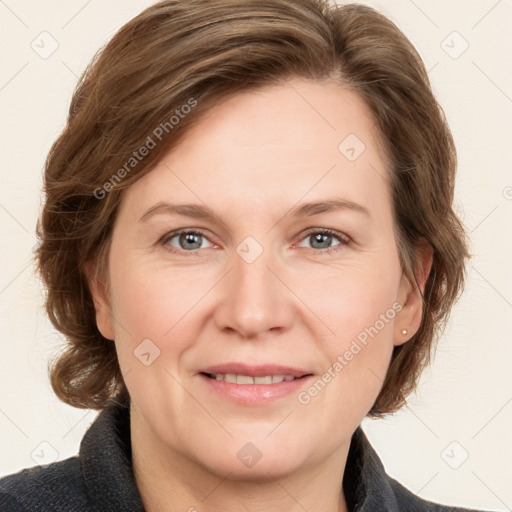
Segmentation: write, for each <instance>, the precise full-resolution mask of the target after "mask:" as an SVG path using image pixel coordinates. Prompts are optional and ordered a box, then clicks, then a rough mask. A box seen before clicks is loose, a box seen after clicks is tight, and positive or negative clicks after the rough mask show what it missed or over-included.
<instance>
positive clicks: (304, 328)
mask: <svg viewBox="0 0 512 512" xmlns="http://www.w3.org/2000/svg"><path fill="white" fill-rule="evenodd" d="M455 167H456V154H455V148H454V145H453V139H452V137H451V134H450V130H449V128H448V126H447V124H446V121H445V118H444V115H443V113H442V110H441V108H440V107H439V105H438V103H437V102H436V100H435V98H434V96H433V94H432V91H431V88H430V85H429V81H428V77H427V73H426V70H425V67H424V65H423V63H422V62H421V59H420V57H419V56H418V54H417V52H416V51H415V50H414V48H413V46H412V45H411V44H410V42H409V41H408V40H407V39H406V37H405V36H404V35H403V34H402V33H401V32H400V31H399V30H398V28H397V27H396V26H395V25H394V24H392V23H391V22H390V21H389V20H387V19H386V18H385V17H383V16H382V15H380V14H378V13H377V12H376V11H374V10H372V9H370V8H368V7H364V6H361V5H346V6H343V7H341V6H335V5H331V4H330V3H329V2H324V1H322V0H296V1H294V2H288V1H286V0H188V1H185V0H181V1H180V0H166V1H163V2H161V3H158V4H156V5H154V6H153V7H150V8H149V9H147V10H146V11H144V12H143V13H141V14H140V15H139V16H137V17H136V18H135V19H133V20H132V21H130V22H129V23H128V24H126V25H125V26H124V27H123V28H122V29H121V30H120V31H119V32H118V33H117V34H116V35H115V36H114V38H113V39H112V40H111V41H110V43H109V44H108V45H107V46H106V47H105V48H104V49H103V50H102V52H101V53H99V55H98V56H97V57H96V58H95V59H94V61H93V62H92V63H91V65H90V66H89V68H88V69H87V70H86V72H85V73H84V75H83V77H82V79H81V81H80V84H79V86H78V88H77V90H76V91H75V94H74V97H73V100H72V103H71V107H70V114H69V119H68V123H67V126H66V128H65V130H64V132H63V133H62V134H61V136H60V137H59V139H58V140H57V141H56V142H55V144H54V146H53V147H52V149H51V152H50V154H49V156H48V159H47V163H46V168H45V193H46V202H45V205H44V209H43V212H42V215H41V218H40V221H39V223H38V236H39V238H40V241H41V243H40V247H39V248H38V252H37V256H38V262H39V270H40V273H41V276H42V278H43V281H44V284H45V286H46V287H47V289H48V296H47V304H46V305H47V312H48V314H49V317H50V319H51V320H52V322H53V324H54V325H55V327H56V328H57V329H59V330H60V331H61V332H63V333H64V334H65V335H66V337H67V339H68V348H67V350H66V352H65V353H63V354H62V355H61V357H60V359H59V360H58V361H57V362H56V363H55V365H54V366H53V368H52V375H51V378H52V386H53V388H54V390H55V392H56V393H57V395H58V396H59V397H60V398H61V399H62V400H63V401H65V402H66V403H68V404H71V405H73V406H76V407H84V408H94V409H98V410H102V412H101V414H100V415H99V417H98V418H97V419H96V421H95V422H94V424H93V425H92V426H91V428H90V429H89V431H88V432H87V433H86V435H85V436H84V439H83V441H82V443H81V447H80V453H79V455H78V457H73V458H70V459H67V460H64V461H61V462H57V463H54V464H50V465H48V466H45V467H38V468H32V469H29V470H25V471H22V472H20V473H18V474H16V475H11V476H9V477H6V478H4V479H2V480H1V481H0V504H1V505H2V510H8V511H19V510H30V511H35V510H41V511H42V510H52V511H53V510H66V511H68V510H80V511H82V510H101V511H106V510H112V511H137V510H146V511H149V512H155V511H163V510H188V511H189V512H192V511H196V510H197V511H203V510H208V511H220V510H222V511H232V510H237V511H238V510H266V511H272V510H288V511H295V510H308V511H322V512H331V511H333V512H334V511H337V512H339V511H374V510H378V511H398V510H414V511H420V510H425V511H426V510H429V511H443V510H446V511H447V510H462V509H454V508H449V507H445V506H442V505H438V504H434V503H430V502H427V501H425V500H422V499H420V498H419V497H417V496H415V495H414V494H413V493H411V492H410V491H409V490H407V489H406V488H405V487H403V486H402V485H401V484H399V483H398V482H397V481H395V480H393V479H392V478H390V477H389V476H387V475H386V473H385V471H384V469H383V466H382V463H381V462H380V461H379V459H378V457H377V455H376V453H375V452H374V451H373V449H372V447H371V446H370V444H369V442H368V440H367V438H366V437H365V435H364V433H363V431H362V430H361V428H360V424H361V421H362V420H363V419H364V418H365V417H366V416H371V417H381V416H383V415H385V414H389V413H392V412H394V411H396V410H398V409H399V408H400V407H401V406H402V405H404V404H405V398H406V396H407V395H408V394H409V393H410V392H411V391H412V390H413V389H414V388H415V386H416V383H417V381H418V378H419V375H420V373H421V370H422V369H423V368H424V367H425V365H426V364H427V362H428V358H429V354H430V350H431V347H432V346H433V343H434V342H435V339H436V336H437V335H438V333H439V332H440V330H441V328H442V326H443V325H444V322H445V321H446V319H447V317H448V314H449V311H450V308H451V306H452V305H453V303H454V302H455V300H456V299H457V297H458V296H459V294H460V292H461V290H462V287H463V283H464V265H465V258H466V257H467V256H468V252H467V244H466V235H465V233H464V229H463V226H462V224H461V222H460V221H459V219H458V218H457V216H456V215H455V214H454V212H453V210H452V200H453V188H454V179H455Z"/></svg>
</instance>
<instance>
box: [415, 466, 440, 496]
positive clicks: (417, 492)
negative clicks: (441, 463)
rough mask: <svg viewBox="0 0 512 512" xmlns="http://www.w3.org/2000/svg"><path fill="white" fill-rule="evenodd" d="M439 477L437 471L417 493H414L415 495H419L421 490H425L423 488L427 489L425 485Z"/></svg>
mask: <svg viewBox="0 0 512 512" xmlns="http://www.w3.org/2000/svg"><path fill="white" fill-rule="evenodd" d="M437 475H439V471H438V472H437V473H436V474H435V475H434V476H433V477H432V478H431V479H430V480H429V481H428V482H427V483H426V484H425V485H424V486H423V487H422V488H421V489H419V490H418V491H416V494H420V493H421V491H423V489H425V487H427V485H428V484H429V483H430V482H432V480H434V478H435V477H436V476H437Z"/></svg>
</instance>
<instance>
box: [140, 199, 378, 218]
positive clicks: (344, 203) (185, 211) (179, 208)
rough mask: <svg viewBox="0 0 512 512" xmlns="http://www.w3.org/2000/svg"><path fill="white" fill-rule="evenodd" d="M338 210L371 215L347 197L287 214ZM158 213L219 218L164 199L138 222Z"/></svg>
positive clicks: (306, 205)
mask: <svg viewBox="0 0 512 512" xmlns="http://www.w3.org/2000/svg"><path fill="white" fill-rule="evenodd" d="M338 210H350V211H353V212H357V213H362V214H364V215H366V216H368V217H371V215H370V211H369V210H368V208H366V207H365V206H363V205H361V204H358V203H355V202H353V201H349V200H348V199H341V198H333V199H326V200H323V201H315V202H308V203H301V204H299V205H298V206H295V207H294V208H292V209H291V210H290V211H289V213H288V214H286V215H285V216H287V215H291V216H292V217H311V216H313V215H318V214H320V213H326V212H331V211H338ZM158 214H168V215H173V214H178V215H183V216H185V217H192V218H195V219H210V220H213V219H216V220H219V218H218V216H217V215H216V214H215V213H214V212H213V210H212V209H211V208H209V207H208V206H205V205H201V204H171V203H168V202H166V201H160V202H158V203H157V204H155V205H154V206H152V207H151V208H149V210H147V211H146V212H145V213H144V214H143V215H142V216H141V217H140V219H139V220H138V222H146V221H147V220H148V219H150V218H151V217H154V216H155V215H158Z"/></svg>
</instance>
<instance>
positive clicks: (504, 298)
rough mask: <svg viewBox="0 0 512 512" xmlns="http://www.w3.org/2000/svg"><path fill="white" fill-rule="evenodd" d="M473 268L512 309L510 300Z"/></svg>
mask: <svg viewBox="0 0 512 512" xmlns="http://www.w3.org/2000/svg"><path fill="white" fill-rule="evenodd" d="M471 268H472V269H473V270H474V271H475V272H476V273H477V274H478V275H479V276H480V277H481V278H482V279H483V280H484V281H485V282H486V283H487V284H488V285H489V286H490V287H491V288H492V289H493V290H494V291H495V292H496V293H497V294H498V295H499V296H500V297H501V298H502V299H503V300H504V301H505V302H506V303H507V304H508V305H509V306H510V307H511V308H512V303H510V302H509V301H508V299H507V298H506V297H505V296H504V295H502V294H501V292H499V291H498V289H497V288H496V287H495V286H493V285H492V284H491V283H490V282H489V280H487V279H486V278H485V277H484V276H483V275H482V274H481V273H480V272H478V270H477V269H476V268H475V266H474V265H471Z"/></svg>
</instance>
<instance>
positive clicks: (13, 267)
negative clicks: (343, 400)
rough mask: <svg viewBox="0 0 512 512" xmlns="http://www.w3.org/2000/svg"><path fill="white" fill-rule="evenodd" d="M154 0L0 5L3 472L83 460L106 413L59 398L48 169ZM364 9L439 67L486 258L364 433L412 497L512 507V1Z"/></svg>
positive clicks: (478, 248)
mask: <svg viewBox="0 0 512 512" xmlns="http://www.w3.org/2000/svg"><path fill="white" fill-rule="evenodd" d="M151 3H152V2H150V1H143V0H108V1H102V2H100V1H98V0H89V1H86V0H67V1H63V0H61V1H58V0H48V1H45V2H39V1H36V0H31V1H21V0H0V55H1V68H0V106H1V128H0V130H1V136H0V156H1V161H0V167H1V171H0V172H1V185H2V186H1V188H0V232H1V238H0V251H1V266H0V332H1V336H2V339H1V343H0V379H1V381H0V443H1V445H0V454H1V455H0V476H1V475H6V474H9V473H12V472H15V471H18V470H19V469H21V468H22V467H27V466H33V465H34V464H35V463H47V462H51V461H53V460H55V459H63V458H66V457H69V456H71V455H74V454H75V453H76V452H77V450H78V446H79V442H80V440H81V438H82V436H83V433H84V432H85V430H86V428H87V427H88V425H89V424H90V423H91V422H92V420H93V419H94V418H95V415H96V413H95V412H94V411H86V410H79V409H73V408H71V407H68V406H65V405H64V404H62V403H60V402H59V401H58V400H57V398H56V397H55V396H54V395H53V393H52V391H51V389H50V386H49V381H48V376H47V362H48V360H49V358H51V357H52V356H54V355H55V354H56V353H57V352H58V351H59V347H60V346H61V343H62V342H63V338H62V336H61V335H59V334H58V333H57V332H56V331H55V330H54V329H53V328H52V326H51V325H50V323H49V321H48V319H47V318H46V315H45V312H44V309H43V300H44V292H43V290H42V288H41V285H40V283H39V281H38V279H37V277H36V276H35V275H34V267H33V261H32V249H33V247H34V244H35V242H36V238H35V234H34V229H35V223H36V219H37V217H38V214H39V211H40V207H41V199H42V195H41V187H42V180H41V170H42V166H43V162H44V159H45V157H46V154H47V152H48V150H49V148H50V145H51V143H52V142H53V141H54V139H55V138H56V137H57V135H58V134H59V132H60V131H61V130H62V128H63V126H64V122H65V119H66V115H67V109H68V106H69V101H70V99H71V94H72V92H73V89H74V86H75V84H76V82H77V78H78V76H79V75H80V73H81V72H82V71H83V69H84V68H85V66H86V64H87V63H88V62H89V60H90V58H91V57H92V56H93V54H94V53H95V52H96V50H97V49H99V48H100V47H101V46H102V45H103V44H105V43H106V42H107V41H108V40H109V38H110V37H111V36H112V35H113V34H114V33H115V31H116V30H117V29H118V28H119V27H120V26H121V25H122V24H124V23H125V22H126V21H128V20H129V19H130V18H132V17H133V16H135V15H136V14H138V13H139V12H140V11H141V10H142V9H143V8H145V7H147V6H148V5H150V4H151ZM364 3H367V4H368V5H371V6H373V7H376V8H377V9H379V10H380V11H381V12H383V13H384V14H386V15H387V16H388V17H390V18H391V19H392V20H393V21H394V22H395V23H397V24H398V26H399V27H400V28H401V29H402V30H403V31H404V32H405V34H406V35H407V36H408V37H409V38H410V39H411V40H412V42H413V43H414V45H415V46H416V48H417V49H418V51H419V52H420V54H421V56H422V57H423V59H424V61H425V64H426V66H427V69H428V70H429V76H430V78H431V81H432V85H433V88H434V91H435V93H436V95H437V97H438V99H439V101H440V103H441V104H442V105H443V107H444V109H445V112H446V115H447V117H448V121H449V123H450V125H451V128H452V131H453V134H454V137H455V141H456V144H457V148H458V153H459V171H458V180H457V186H456V205H457V211H458V212H459V213H460V215H461V217H462V219H463V221H464V223H465V225H466V226H467V229H468V231H469V232H470V237H471V240H472V247H471V252H472V254H473V259H472V261H471V263H470V264H469V266H468V271H469V276H468V284H467V287H466V290H465V292H464V295H463V296H462V298H461V300H460V301H459V303H458V304H457V306H456V307H455V309H454V310H453V313H452V316H451V319H450V322H449V324H448V327H447V329H446V331H445V334H444V336H443V337H442V339H441V341H440V344H439V348H438V350H437V355H436V358H435V362H434V364H433V366H432V367H431V368H429V369H428V370H427V371H426V372H425V373H424V375H423V378H422V381H421V385H420V387H419V390H418V392H417V394H416V395H415V396H412V397H411V398H410V401H409V404H408V406H407V407H406V408H404V409H403V410H402V411H400V412H399V413H397V414H395V415H394V416H392V417H390V418H388V419H385V420H376V421H375V420H374V421H370V420H364V422H363V426H364V428H365V430H366V432H367V435H368V436H369V438H370V441H371V442H372V443H373V445H374V447H375V448H376V450H377V452H378V453H379V455H380V456H381V458H382V460H383V462H384V465H385V467H386V470H387V471H388V473H389V474H390V475H391V476H393V477H395V478H396V479H398V480H399V481H400V482H402V483H403V484H404V485H405V486H407V487H408V488H409V489H411V490H412V491H413V492H415V493H417V494H419V495H420V496H422V497H424V498H427V499H431V500H435V501H439V502H443V503H447V504H454V505H461V506H468V507H469V506H471V507H475V508H485V509H489V510H499V511H505V510H510V509H511V507H512V488H511V487H510V481H511V477H512V470H511V469H510V468H512V429H511V426H512V384H511V372H510V369H511V363H512V338H511V335H510V332H511V327H512V325H511V324H512V322H511V319H512V270H511V265H510V262H511V254H512V251H511V248H512V238H511V236H510V234H511V233H512V171H511V169H512V166H511V163H512V157H511V151H510V149H511V142H512V139H511V135H512V70H511V66H510V54H511V49H512V30H511V29H512V1H511V0H500V1H497V0H479V1H475V0H473V1H467V0H456V1H455V0H452V1H450V2H446V1H441V0H434V1H426V0H415V1H412V0H392V1H386V2H385V1H383V0H382V1H367V2H364ZM44 32H45V33H44ZM42 33H43V34H42ZM57 44H58V47H56V45H57ZM54 47H56V49H55V51H53V50H54ZM51 51H53V53H52V54H51V55H48V54H49V53H50V52H51Z"/></svg>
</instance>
